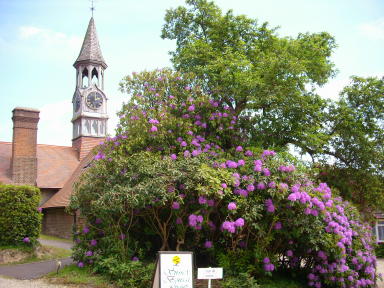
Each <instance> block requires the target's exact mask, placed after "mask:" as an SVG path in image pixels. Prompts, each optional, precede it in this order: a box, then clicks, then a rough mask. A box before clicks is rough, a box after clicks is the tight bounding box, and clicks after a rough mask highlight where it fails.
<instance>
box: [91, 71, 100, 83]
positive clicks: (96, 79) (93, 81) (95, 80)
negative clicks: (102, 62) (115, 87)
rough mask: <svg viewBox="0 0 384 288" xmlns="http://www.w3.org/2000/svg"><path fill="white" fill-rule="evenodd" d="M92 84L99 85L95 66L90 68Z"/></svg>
mask: <svg viewBox="0 0 384 288" xmlns="http://www.w3.org/2000/svg"><path fill="white" fill-rule="evenodd" d="M92 84H95V85H97V86H99V73H98V72H97V70H96V68H93V70H92Z"/></svg>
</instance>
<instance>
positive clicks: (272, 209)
mask: <svg viewBox="0 0 384 288" xmlns="http://www.w3.org/2000/svg"><path fill="white" fill-rule="evenodd" d="M265 207H266V208H267V212H269V213H273V212H275V206H274V205H273V202H272V199H267V200H265Z"/></svg>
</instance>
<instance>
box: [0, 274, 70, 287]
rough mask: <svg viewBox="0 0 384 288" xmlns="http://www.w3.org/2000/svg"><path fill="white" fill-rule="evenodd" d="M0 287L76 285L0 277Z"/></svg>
mask: <svg viewBox="0 0 384 288" xmlns="http://www.w3.org/2000/svg"><path fill="white" fill-rule="evenodd" d="M0 287H6V288H73V287H76V286H73V285H70V286H67V285H57V284H48V283H47V282H44V281H42V280H14V279H5V278H1V277H0Z"/></svg>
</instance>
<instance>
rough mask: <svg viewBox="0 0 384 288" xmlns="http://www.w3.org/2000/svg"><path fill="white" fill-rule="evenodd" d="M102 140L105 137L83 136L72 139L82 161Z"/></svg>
mask: <svg viewBox="0 0 384 288" xmlns="http://www.w3.org/2000/svg"><path fill="white" fill-rule="evenodd" d="M102 140H103V138H97V137H86V136H81V137H78V138H76V139H73V140H72V147H73V148H75V149H76V150H77V152H78V153H79V160H80V161H81V160H83V159H84V157H85V156H87V155H88V153H89V152H90V151H91V150H92V149H93V148H94V147H95V146H97V145H98V144H99V143H100V142H101V141H102Z"/></svg>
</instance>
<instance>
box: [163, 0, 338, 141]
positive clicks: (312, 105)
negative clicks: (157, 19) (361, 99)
mask: <svg viewBox="0 0 384 288" xmlns="http://www.w3.org/2000/svg"><path fill="white" fill-rule="evenodd" d="M186 3H187V5H188V7H187V8H186V7H178V8H176V9H170V10H168V11H167V13H166V16H165V25H164V26H163V29H162V38H166V39H175V40H176V46H177V47H176V50H175V51H174V52H171V55H172V62H173V64H174V66H175V68H176V69H177V70H180V71H188V72H194V73H195V74H196V75H197V76H198V77H200V78H201V79H203V80H204V81H205V87H204V88H205V91H207V92H209V93H211V95H212V97H213V98H215V99H217V100H219V101H221V102H222V103H223V104H225V105H228V106H230V107H232V108H233V109H234V110H235V111H236V115H237V116H238V117H239V120H240V121H241V122H242V127H243V129H247V130H248V133H250V135H251V136H252V137H250V138H249V140H251V142H252V143H254V144H258V145H260V146H262V147H264V148H267V147H286V145H287V144H294V145H296V146H299V147H312V148H313V147H315V148H317V147H318V146H319V145H320V146H321V145H322V144H324V141H326V139H324V137H325V136H324V134H323V133H322V128H323V115H324V114H323V112H324V110H325V109H326V107H327V105H326V101H324V100H323V99H321V98H320V97H319V96H318V95H316V94H315V93H314V92H313V88H314V87H315V86H316V85H322V84H324V83H326V82H327V80H328V79H329V77H331V76H333V75H334V73H335V70H334V65H333V63H332V62H331V61H330V59H329V58H330V56H331V54H332V51H333V49H334V48H335V47H336V45H335V41H334V38H333V37H332V36H331V35H329V34H328V33H325V32H322V33H315V34H309V33H306V34H299V35H298V37H297V38H289V37H285V38H283V37H279V36H278V34H277V33H276V29H275V28H272V29H271V28H269V27H268V24H267V23H263V24H261V25H259V24H258V23H257V21H256V20H253V19H250V18H247V17H246V16H244V15H240V16H235V15H233V13H232V11H231V10H230V11H228V12H227V13H225V14H223V13H222V11H221V10H220V9H219V8H218V7H217V6H216V5H215V4H214V3H213V2H208V1H206V0H187V1H186ZM304 143H305V145H304Z"/></svg>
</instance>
